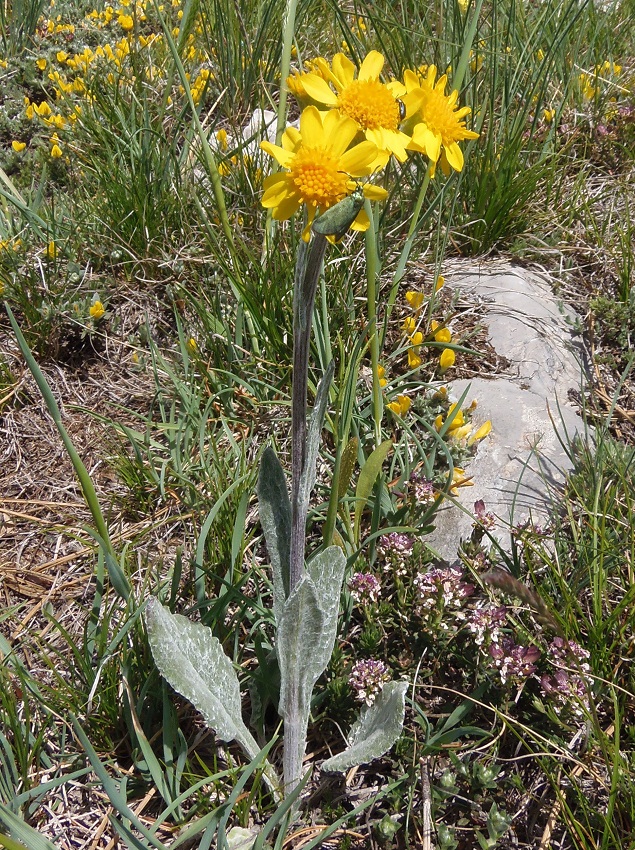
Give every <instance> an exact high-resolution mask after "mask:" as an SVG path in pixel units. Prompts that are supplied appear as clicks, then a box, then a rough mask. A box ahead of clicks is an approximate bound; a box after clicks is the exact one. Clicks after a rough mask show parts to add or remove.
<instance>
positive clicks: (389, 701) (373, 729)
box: [322, 682, 408, 773]
mask: <svg viewBox="0 0 635 850" xmlns="http://www.w3.org/2000/svg"><path fill="white" fill-rule="evenodd" d="M407 688H408V683H407V682H387V683H386V684H385V685H384V687H383V688H382V690H381V692H380V693H379V695H378V697H377V699H376V700H375V702H374V703H373V704H372V705H371V706H369V707H368V708H364V709H362V711H361V714H360V717H359V720H358V721H357V722H356V723H354V724H353V726H352V728H351V733H350V735H349V741H348V747H347V748H346V749H345V750H344V752H343V753H339V755H336V756H333V757H332V758H330V759H327V760H326V761H325V762H324V763H323V764H322V770H327V771H331V772H337V773H343V772H344V771H345V770H348V769H349V768H351V767H355V765H357V764H366V763H367V762H369V761H372V760H373V759H376V758H379V757H380V756H383V755H384V753H387V752H388V750H389V749H390V748H391V747H392V745H393V744H394V743H395V742H396V740H397V738H398V737H399V736H400V735H401V730H402V729H403V721H404V716H405V710H406V690H407Z"/></svg>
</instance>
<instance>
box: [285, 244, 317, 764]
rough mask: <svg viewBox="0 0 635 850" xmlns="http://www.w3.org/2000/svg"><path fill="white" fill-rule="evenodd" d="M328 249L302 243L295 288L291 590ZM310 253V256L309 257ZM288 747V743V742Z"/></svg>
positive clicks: (300, 536)
mask: <svg viewBox="0 0 635 850" xmlns="http://www.w3.org/2000/svg"><path fill="white" fill-rule="evenodd" d="M325 250H326V237H325V236H321V235H320V234H317V233H316V234H314V236H313V239H312V241H311V247H310V248H308V246H307V244H306V243H305V242H303V241H302V242H301V243H300V248H299V252H298V259H297V263H296V274H295V285H294V288H293V380H292V388H291V555H290V569H289V592H290V593H291V592H292V591H293V589H294V588H295V586H296V585H297V583H298V582H299V581H300V579H301V578H302V575H303V573H304V547H305V536H306V517H307V510H308V506H307V504H306V501H305V500H304V499H303V498H302V494H301V483H302V477H303V473H304V471H305V466H306V434H307V427H306V415H307V386H308V372H309V347H310V342H311V326H312V317H313V305H314V303H315V294H316V292H317V284H318V280H319V277H320V270H321V268H322V261H323V260H324V252H325ZM307 253H308V257H307ZM285 750H286V746H285Z"/></svg>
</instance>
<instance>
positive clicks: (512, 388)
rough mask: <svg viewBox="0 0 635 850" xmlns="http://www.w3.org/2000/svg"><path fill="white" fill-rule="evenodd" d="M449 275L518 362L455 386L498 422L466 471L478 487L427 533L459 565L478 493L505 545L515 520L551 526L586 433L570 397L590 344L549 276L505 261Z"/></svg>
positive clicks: (463, 267)
mask: <svg viewBox="0 0 635 850" xmlns="http://www.w3.org/2000/svg"><path fill="white" fill-rule="evenodd" d="M445 279H446V285H447V286H450V287H452V288H454V289H460V290H461V293H462V294H464V295H466V296H467V297H468V300H469V301H470V302H472V303H478V304H481V305H482V307H483V308H484V317H483V323H484V324H485V325H486V326H487V327H488V331H489V337H490V342H491V344H492V346H493V347H494V348H495V349H496V351H497V352H498V353H499V354H500V355H503V356H504V357H506V358H507V360H508V361H510V366H509V368H508V371H507V372H506V374H505V375H504V376H499V377H494V378H472V379H471V380H469V381H467V380H460V381H454V382H452V383H450V385H449V386H448V391H449V393H450V396H451V397H452V399H453V400H458V399H460V398H461V396H462V394H463V393H464V392H465V390H466V389H467V395H466V397H465V400H464V402H463V405H462V406H463V407H467V406H468V405H469V403H470V402H471V401H472V399H477V400H478V407H477V408H476V410H475V411H474V413H473V416H472V421H473V422H474V424H475V426H476V427H478V425H480V424H482V423H483V422H485V421H487V420H488V419H490V420H491V422H492V431H491V433H490V435H489V436H488V437H487V438H486V439H485V440H483V441H481V443H480V444H479V446H478V451H477V454H476V456H475V457H474V458H473V459H472V460H471V462H470V463H469V465H468V466H467V468H466V475H470V476H473V478H474V486H472V487H465V488H461V489H460V490H459V497H458V503H459V505H460V506H459V505H452V504H450V503H449V502H448V504H447V505H446V506H445V507H444V508H443V509H442V510H441V511H439V513H438V514H437V516H436V518H435V519H436V529H435V531H434V532H433V534H431V535H430V536H429V538H427V539H426V542H428V543H429V545H430V546H431V547H432V548H433V549H434V550H436V551H437V552H438V553H439V554H440V555H441V556H442V557H443V558H445V559H446V560H448V561H450V562H452V561H454V560H456V557H457V551H458V547H459V543H460V541H461V540H462V539H467V538H468V537H469V536H470V533H471V530H472V521H473V516H472V512H473V506H474V502H475V501H476V500H478V499H483V500H484V502H485V507H486V510H487V511H490V512H491V513H493V514H494V515H495V516H496V517H497V518H498V520H499V521H498V523H497V526H496V528H495V529H494V531H493V534H494V536H495V537H496V538H497V539H498V541H499V542H500V544H501V546H503V548H505V549H509V530H510V527H511V526H515V525H519V524H521V523H523V522H525V521H526V520H528V519H531V520H532V521H533V522H534V523H535V524H537V525H543V524H545V522H546V521H547V519H548V515H549V508H550V505H551V504H552V501H553V488H554V487H557V486H558V485H559V484H561V483H562V482H563V480H564V473H565V472H567V471H568V470H570V469H571V461H570V458H569V456H568V454H567V451H566V450H565V447H568V445H569V443H570V441H571V439H572V438H573V436H574V435H575V434H576V433H579V434H585V433H586V430H587V429H586V426H585V424H584V422H583V421H582V419H581V418H580V416H579V415H578V413H577V409H576V407H574V406H573V405H572V404H571V403H570V402H569V401H568V393H569V390H579V389H580V386H581V383H582V382H583V380H584V375H585V368H584V349H583V348H582V347H581V345H580V342H579V340H577V339H576V338H575V336H574V333H573V331H572V325H573V320H574V318H575V314H573V313H572V312H571V311H568V310H566V309H564V308H563V307H562V305H561V304H560V303H559V302H558V300H557V299H556V297H555V296H554V294H553V292H552V290H551V287H550V285H549V283H548V281H546V280H545V279H544V278H542V277H541V276H540V275H539V274H538V273H536V272H533V271H531V272H530V271H527V270H526V269H523V268H520V267H517V266H512V265H509V264H502V263H497V264H483V265H479V266H475V265H473V264H470V265H467V264H465V263H460V264H455V265H454V266H452V267H451V270H450V271H449V272H448V273H447V274H446V275H445ZM459 356H460V355H459ZM462 508H463V509H462Z"/></svg>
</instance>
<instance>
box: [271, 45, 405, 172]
mask: <svg viewBox="0 0 635 850" xmlns="http://www.w3.org/2000/svg"><path fill="white" fill-rule="evenodd" d="M322 62H323V63H324V64H322V63H320V65H319V71H320V73H308V74H297V75H296V76H295V77H293V78H290V80H287V84H288V85H289V88H290V89H291V91H293V92H294V93H295V92H298V93H299V94H300V99H302V97H303V96H305V97H308V98H309V99H310V100H311V101H312V102H313V103H316V104H318V105H321V106H323V107H324V106H327V107H331V108H334V109H339V111H340V112H341V113H342V115H346V116H348V117H349V118H351V119H352V120H353V121H355V123H356V125H357V127H358V129H359V130H361V131H362V132H363V133H364V135H365V136H366V139H367V140H368V141H369V142H373V143H374V144H375V145H377V149H378V151H379V158H378V161H377V165H378V167H383V166H384V165H385V164H386V162H387V161H388V159H389V157H390V154H391V153H392V154H394V155H395V156H396V157H397V159H398V160H399V161H400V162H405V160H406V159H407V158H408V154H407V153H406V147H407V145H408V142H409V141H410V139H409V137H408V136H406V134H405V133H402V132H401V130H400V129H399V125H400V123H401V121H402V114H401V110H402V109H403V107H405V110H406V116H407V115H409V114H411V113H412V112H414V111H415V110H416V108H417V105H418V102H419V101H418V98H417V96H416V95H415V97H414V98H411V97H408V94H407V92H406V89H405V88H404V86H403V85H402V84H401V83H400V82H398V81H397V80H392V81H391V82H389V83H382V82H381V81H380V79H379V75H380V74H381V72H382V69H383V67H384V57H383V56H382V55H381V53H379V52H378V51H377V50H371V51H370V53H369V54H368V55H367V56H366V58H365V59H364V61H363V62H362V64H361V66H360V68H359V72H357V77H356V76H355V75H356V71H357V69H356V67H355V65H354V64H353V62H351V60H350V59H349V58H348V57H347V56H345V55H344V54H343V53H336V54H335V56H334V57H333V63H332V66H331V67H330V68H329V66H328V63H326V62H325V61H324V60H322ZM324 66H326V67H324ZM329 83H331V85H332V86H333V88H334V89H335V91H333V88H331V86H330V85H329ZM400 100H401V101H402V103H403V106H402V105H400V102H399V101H400Z"/></svg>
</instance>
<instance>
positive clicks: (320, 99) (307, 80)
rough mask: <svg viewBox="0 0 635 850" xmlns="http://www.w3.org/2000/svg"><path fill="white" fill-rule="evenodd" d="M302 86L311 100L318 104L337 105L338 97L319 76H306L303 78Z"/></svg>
mask: <svg viewBox="0 0 635 850" xmlns="http://www.w3.org/2000/svg"><path fill="white" fill-rule="evenodd" d="M302 85H303V86H304V90H305V92H306V93H307V94H308V96H309V97H310V98H311V100H315V101H316V102H317V103H323V104H325V105H326V106H335V105H336V104H337V95H336V94H335V92H334V91H333V89H332V88H331V87H330V86H329V84H328V83H327V82H326V80H323V79H322V77H318V75H317V74H304V75H303V76H302Z"/></svg>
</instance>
